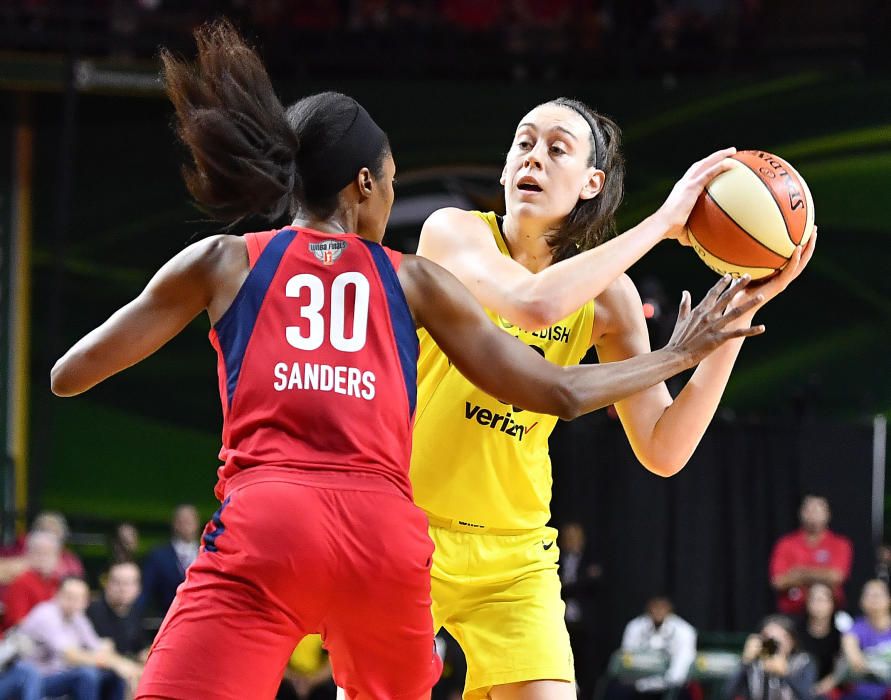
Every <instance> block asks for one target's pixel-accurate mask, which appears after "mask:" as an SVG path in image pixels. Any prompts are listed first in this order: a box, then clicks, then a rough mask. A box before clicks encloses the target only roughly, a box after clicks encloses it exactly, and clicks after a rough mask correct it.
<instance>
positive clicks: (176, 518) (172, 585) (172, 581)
mask: <svg viewBox="0 0 891 700" xmlns="http://www.w3.org/2000/svg"><path fill="white" fill-rule="evenodd" d="M200 527H201V523H200V521H199V519H198V511H197V510H196V509H195V506H193V505H188V504H182V505H179V506H177V507H176V509H175V510H174V511H173V522H172V529H173V537H171V539H170V541H169V542H167V543H166V544H163V545H161V546H160V547H156V548H155V549H153V550H152V551H151V552H149V554H148V556H147V557H146V558H145V562H144V563H143V565H142V586H143V588H142V597H141V599H140V607H144V605H149V606H152V607H154V608H155V609H156V610H157V611H158V613H159V614H160V615H161V616H162V617H163V616H164V615H166V614H167V609H168V608H169V607H170V604H171V603H172V602H173V598H174V596H175V595H176V589H177V587H178V586H179V584H181V583H182V582H183V581H184V580H185V578H186V569H188V568H189V566H191V564H192V562H193V561H195V558H196V557H197V556H198V531H199V528H200Z"/></svg>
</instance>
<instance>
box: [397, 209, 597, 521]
mask: <svg viewBox="0 0 891 700" xmlns="http://www.w3.org/2000/svg"><path fill="white" fill-rule="evenodd" d="M473 213H474V214H476V215H477V216H479V217H480V218H481V219H482V220H483V221H485V222H486V223H487V224H488V225H489V228H490V229H491V231H492V236H493V237H494V238H495V241H496V243H497V244H498V249H499V250H500V251H501V253H502V255H506V256H510V252H509V251H508V248H507V244H506V243H505V241H504V238H503V236H502V234H501V231H500V229H499V225H498V220H497V218H496V216H495V214H494V213H492V212H487V213H483V212H473ZM486 314H487V315H488V316H489V318H491V319H492V322H493V323H495V325H497V326H498V327H499V328H501V329H503V330H504V331H505V332H507V333H510V334H511V335H513V336H516V337H518V338H519V339H520V340H522V341H523V342H524V343H526V344H527V345H530V346H532V347H533V348H534V349H535V350H537V351H538V352H539V353H540V354H543V355H544V357H545V358H547V359H548V360H549V361H551V362H553V363H554V364H557V365H563V366H566V365H574V364H577V363H578V362H579V361H580V360H581V359H582V357H583V356H584V355H585V353H586V352H587V350H588V346H589V344H590V342H591V333H592V329H593V323H594V302H593V301H589V302H588V303H586V304H585V305H584V306H583V307H581V308H580V309H578V310H577V311H575V312H574V313H572V314H570V315H569V316H567V317H566V318H564V319H563V320H561V321H560V322H559V323H556V324H554V325H553V326H551V327H550V328H544V329H542V330H538V331H534V332H530V331H526V330H523V329H521V328H518V327H517V326H514V325H513V324H511V323H510V322H508V321H507V320H506V319H504V318H502V317H501V316H499V315H498V314H496V313H494V312H492V311H489V310H488V309H487V310H486ZM418 336H419V338H420V343H421V352H420V357H419V358H418V404H417V413H416V417H415V430H414V439H413V442H414V447H413V450H412V460H411V482H412V487H413V490H414V496H415V501H416V502H417V503H418V505H419V506H420V507H421V508H423V509H424V510H425V511H427V512H428V513H429V514H431V515H434V516H437V517H439V518H443V519H449V520H460V521H461V522H462V523H464V524H467V525H470V526H471V527H479V528H480V530H484V529H485V528H498V529H507V530H515V529H516V530H521V529H532V528H536V527H540V526H542V525H544V524H545V523H547V522H548V520H549V519H550V508H549V506H550V501H551V483H552V482H551V459H550V456H549V454H548V436H549V435H550V433H551V431H552V430H553V429H554V426H555V425H556V423H557V418H556V417H555V416H548V415H543V414H541V413H533V412H532V411H524V410H522V409H520V408H517V407H514V406H510V405H508V404H504V403H501V402H500V401H498V399H495V398H493V397H491V396H489V395H488V394H486V393H485V392H483V391H481V390H480V389H477V388H476V387H475V386H474V385H473V384H471V383H470V382H469V381H467V380H466V379H465V378H464V377H463V376H462V375H461V373H460V372H458V370H456V369H455V368H454V367H453V366H452V365H451V364H450V363H449V360H448V358H447V357H446V356H445V355H444V354H443V352H442V351H441V350H440V349H439V347H438V346H437V345H436V343H434V342H433V339H432V338H431V337H430V335H429V334H428V333H427V332H426V331H425V330H423V329H421V330H420V331H419V332H418ZM466 342H468V343H472V342H473V338H467V339H466Z"/></svg>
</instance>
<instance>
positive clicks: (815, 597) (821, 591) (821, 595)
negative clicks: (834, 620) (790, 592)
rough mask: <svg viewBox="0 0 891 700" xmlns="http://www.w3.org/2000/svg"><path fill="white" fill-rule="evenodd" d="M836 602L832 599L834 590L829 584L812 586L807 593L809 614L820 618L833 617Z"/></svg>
mask: <svg viewBox="0 0 891 700" xmlns="http://www.w3.org/2000/svg"><path fill="white" fill-rule="evenodd" d="M834 609H835V603H834V602H833V599H832V591H831V590H830V589H829V588H828V587H827V586H820V585H816V586H811V589H810V591H808V594H807V614H808V616H809V617H813V618H816V619H818V620H825V619H826V618H828V617H832V613H833V612H834Z"/></svg>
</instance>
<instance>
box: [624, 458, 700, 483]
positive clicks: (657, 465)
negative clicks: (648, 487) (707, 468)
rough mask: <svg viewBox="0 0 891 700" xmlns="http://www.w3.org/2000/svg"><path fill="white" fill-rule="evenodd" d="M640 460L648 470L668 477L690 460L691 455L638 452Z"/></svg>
mask: <svg viewBox="0 0 891 700" xmlns="http://www.w3.org/2000/svg"><path fill="white" fill-rule="evenodd" d="M637 458H638V460H639V461H640V463H641V464H642V465H643V466H644V469H646V470H647V471H648V472H650V473H652V474H655V475H656V476H661V477H663V478H665V479H667V478H668V477H670V476H674V475H675V474H677V473H678V472H679V471H681V470H682V469H683V468H684V467H686V466H687V462H689V461H690V458H689V457H677V456H675V455H666V454H638V455H637Z"/></svg>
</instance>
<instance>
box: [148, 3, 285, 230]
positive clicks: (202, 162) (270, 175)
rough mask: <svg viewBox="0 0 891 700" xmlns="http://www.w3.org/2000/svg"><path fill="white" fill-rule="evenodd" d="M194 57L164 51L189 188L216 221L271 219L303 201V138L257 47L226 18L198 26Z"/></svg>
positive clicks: (280, 215) (162, 56)
mask: <svg viewBox="0 0 891 700" xmlns="http://www.w3.org/2000/svg"><path fill="white" fill-rule="evenodd" d="M195 39H196V41H197V43H198V58H197V60H196V61H195V62H194V63H191V62H188V61H185V60H183V59H181V58H177V57H175V56H173V54H171V53H170V52H169V51H167V50H166V49H163V50H162V51H161V61H162V63H163V77H164V81H165V85H166V90H167V94H168V95H169V97H170V100H171V101H172V102H173V106H174V108H175V110H176V129H177V134H178V136H179V138H180V139H181V140H182V142H183V143H184V144H185V145H186V146H187V147H188V148H189V151H190V152H191V156H192V158H191V161H192V162H191V163H190V164H189V165H186V166H184V167H183V178H184V179H185V182H186V187H187V188H188V190H189V193H190V194H191V195H192V197H194V198H195V201H196V202H197V203H198V204H199V206H201V208H202V209H204V210H205V211H206V212H207V213H208V214H210V215H211V216H213V217H214V218H215V219H217V220H220V221H223V222H226V223H227V224H230V225H234V224H236V223H238V222H239V221H241V220H242V219H245V218H247V217H250V216H260V217H263V218H265V219H268V220H270V221H274V220H276V219H279V218H280V217H282V216H283V215H284V214H285V213H288V212H289V211H290V210H293V209H294V208H295V206H296V203H295V201H294V197H295V193H296V192H299V191H301V190H302V187H301V183H300V181H299V175H298V171H297V156H298V152H299V149H300V140H299V139H298V137H297V134H296V132H295V131H294V130H293V129H292V128H291V126H290V125H289V124H288V120H287V118H286V115H285V109H284V107H282V104H281V102H280V101H279V99H278V97H277V96H276V94H275V91H274V90H273V88H272V82H271V81H270V79H269V75H268V74H267V73H266V69H265V68H264V67H263V63H262V62H261V60H260V57H259V56H258V55H257V53H256V51H254V49H252V48H251V47H250V46H248V45H247V44H246V43H245V41H244V39H242V37H241V36H240V35H239V33H238V31H237V30H236V29H235V28H234V27H233V26H232V24H230V23H229V22H228V21H226V20H220V21H216V22H213V23H210V24H206V25H204V26H202V27H200V28H199V29H198V30H196V32H195Z"/></svg>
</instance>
